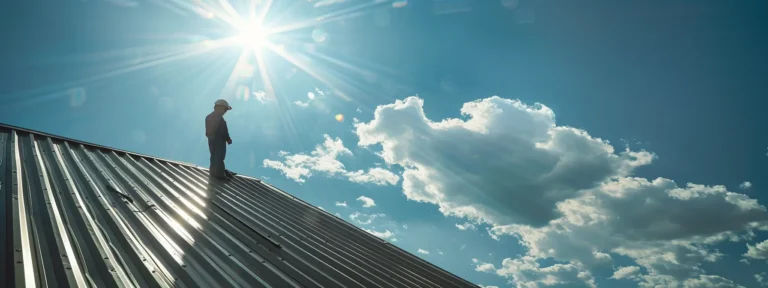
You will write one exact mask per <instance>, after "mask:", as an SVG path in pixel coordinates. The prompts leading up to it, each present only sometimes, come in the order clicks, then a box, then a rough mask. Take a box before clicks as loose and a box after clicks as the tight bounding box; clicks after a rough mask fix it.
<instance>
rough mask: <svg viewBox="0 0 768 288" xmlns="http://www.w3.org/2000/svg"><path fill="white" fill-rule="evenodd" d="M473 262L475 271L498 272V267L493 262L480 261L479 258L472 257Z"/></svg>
mask: <svg viewBox="0 0 768 288" xmlns="http://www.w3.org/2000/svg"><path fill="white" fill-rule="evenodd" d="M472 263H475V264H477V265H475V271H478V272H485V273H494V272H496V267H495V266H493V264H491V263H485V262H480V260H477V258H472Z"/></svg>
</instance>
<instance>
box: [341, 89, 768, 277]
mask: <svg viewBox="0 0 768 288" xmlns="http://www.w3.org/2000/svg"><path fill="white" fill-rule="evenodd" d="M423 105H424V101H423V100H422V99H420V98H418V97H408V98H406V99H405V100H398V101H396V102H395V103H392V104H387V105H381V106H379V107H377V109H376V110H375V112H374V118H373V120H371V121H370V122H367V123H364V122H358V123H355V132H356V134H357V135H358V137H359V138H360V140H359V143H358V145H359V146H364V147H378V148H380V149H381V152H380V153H379V155H380V156H381V157H382V158H383V160H384V161H385V162H386V164H388V165H399V166H401V167H402V168H403V169H404V172H403V174H402V176H403V181H402V190H403V193H404V194H405V196H406V197H407V198H408V199H409V200H415V201H420V202H425V203H431V204H434V205H437V206H438V207H439V209H440V211H441V212H442V213H443V214H445V215H447V216H455V217H460V218H467V219H469V220H472V222H477V223H486V224H489V225H491V226H492V227H493V228H492V229H491V230H490V233H491V235H492V236H494V237H496V238H499V237H503V236H505V235H512V236H514V237H517V238H518V239H519V241H520V243H521V244H522V245H524V246H525V247H526V248H528V252H527V255H525V256H523V257H521V258H518V259H512V258H507V259H505V260H504V261H503V262H502V266H501V268H499V269H497V270H496V271H495V272H496V274H498V275H501V276H504V277H508V278H510V279H512V281H513V282H514V283H515V284H516V285H517V286H518V287H537V286H549V285H555V284H567V283H575V284H576V285H581V286H594V285H595V282H594V277H593V276H592V274H591V272H590V271H591V270H592V269H594V268H598V267H610V265H611V264H612V263H613V259H614V257H615V256H618V255H621V256H624V257H627V258H629V259H632V260H633V261H634V262H635V263H636V265H633V266H631V267H623V268H621V269H619V270H618V271H615V273H614V275H613V278H616V279H630V280H634V281H637V282H638V285H640V286H644V287H654V286H657V285H661V286H667V287H681V286H682V287H738V284H736V283H733V282H732V281H731V280H728V279H725V278H722V277H720V276H716V275H709V274H708V273H707V271H705V270H704V269H703V268H702V263H706V262H714V261H718V260H719V259H721V258H722V257H723V254H722V253H720V252H718V251H717V250H715V249H714V248H712V246H713V245H715V244H717V243H720V242H723V241H742V240H745V239H750V238H751V237H753V236H754V235H755V234H754V233H752V232H751V231H752V230H755V229H765V228H766V227H768V213H767V212H766V208H765V207H764V206H762V205H760V204H759V203H758V202H757V201H756V200H755V199H752V198H750V197H749V196H747V195H744V194H739V193H735V192H731V191H728V190H727V189H726V188H725V187H724V186H704V185H698V184H693V183H686V184H685V185H679V184H677V183H675V182H674V181H673V180H670V179H666V178H661V177H659V178H656V179H646V178H638V177H633V171H634V170H635V169H636V168H637V167H640V166H644V165H649V164H651V163H652V161H653V159H654V158H655V157H656V156H655V155H654V154H652V153H650V152H647V151H643V150H640V151H633V150H631V149H629V148H625V149H623V150H616V149H615V148H614V147H613V146H612V145H611V144H610V143H609V142H608V141H605V140H602V139H600V138H596V137H593V136H591V135H590V134H589V133H587V131H584V130H581V129H576V128H572V127H567V126H558V125H557V124H556V122H555V113H554V111H552V110H551V109H549V108H548V107H546V106H544V105H541V104H536V105H531V106H529V105H526V104H523V103H522V102H520V101H517V100H510V99H503V98H500V97H496V96H494V97H490V98H486V99H481V100H476V101H472V102H468V103H465V104H464V105H463V107H462V108H461V110H460V112H461V114H462V115H463V116H464V118H463V119H457V118H452V119H443V120H441V121H432V120H430V119H429V118H428V117H427V116H426V114H425V113H424V110H423ZM459 226H460V225H457V227H458V228H460V229H461V228H463V227H465V226H463V225H461V227H459ZM501 239H509V238H501ZM763 243H765V242H762V243H760V244H757V245H754V246H749V247H748V248H749V251H750V252H747V254H746V255H747V257H752V256H750V255H753V256H755V257H753V258H756V257H762V256H759V255H763V254H762V251H764V250H761V249H762V248H763V247H764V246H765V245H768V244H763ZM761 245H763V246H761ZM543 259H554V260H556V261H557V262H559V263H562V264H553V265H549V266H546V267H543V266H542V265H541V260H543ZM550 263H551V262H550ZM641 268H642V269H641ZM484 270H489V269H487V268H484Z"/></svg>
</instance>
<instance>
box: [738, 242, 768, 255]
mask: <svg viewBox="0 0 768 288" xmlns="http://www.w3.org/2000/svg"><path fill="white" fill-rule="evenodd" d="M744 256H747V257H749V258H752V259H768V240H765V241H763V242H760V243H757V244H756V245H754V246H753V245H749V244H747V253H745V254H744Z"/></svg>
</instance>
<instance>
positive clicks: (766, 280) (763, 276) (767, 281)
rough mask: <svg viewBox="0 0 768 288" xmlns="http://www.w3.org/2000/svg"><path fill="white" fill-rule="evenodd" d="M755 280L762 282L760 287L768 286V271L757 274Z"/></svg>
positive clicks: (758, 282)
mask: <svg viewBox="0 0 768 288" xmlns="http://www.w3.org/2000/svg"><path fill="white" fill-rule="evenodd" d="M755 281H757V284H760V287H768V273H766V272H761V273H757V274H755Z"/></svg>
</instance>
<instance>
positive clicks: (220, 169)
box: [205, 99, 234, 179]
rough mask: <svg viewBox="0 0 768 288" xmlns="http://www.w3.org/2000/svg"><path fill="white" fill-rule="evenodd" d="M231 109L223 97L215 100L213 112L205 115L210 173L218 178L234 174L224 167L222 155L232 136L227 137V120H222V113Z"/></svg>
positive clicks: (230, 142)
mask: <svg viewBox="0 0 768 288" xmlns="http://www.w3.org/2000/svg"><path fill="white" fill-rule="evenodd" d="M229 110H232V106H229V103H227V101H226V100H224V99H219V100H216V103H214V105H213V112H211V114H208V116H207V117H205V136H206V137H208V150H210V152H211V167H210V171H209V173H210V175H211V176H212V177H215V178H219V179H227V178H231V177H233V176H234V173H231V172H229V171H227V170H226V169H225V168H224V157H225V156H226V155H227V144H232V138H230V137H229V129H227V121H224V117H223V116H224V114H226V113H227V111H229Z"/></svg>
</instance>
